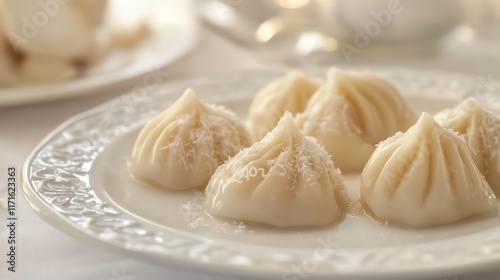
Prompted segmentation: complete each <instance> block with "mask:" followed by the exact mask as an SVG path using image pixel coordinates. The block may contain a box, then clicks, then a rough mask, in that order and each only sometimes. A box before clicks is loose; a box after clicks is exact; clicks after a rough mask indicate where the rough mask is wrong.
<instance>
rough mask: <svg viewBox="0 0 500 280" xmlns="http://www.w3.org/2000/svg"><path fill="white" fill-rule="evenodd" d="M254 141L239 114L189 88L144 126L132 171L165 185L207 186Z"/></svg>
mask: <svg viewBox="0 0 500 280" xmlns="http://www.w3.org/2000/svg"><path fill="white" fill-rule="evenodd" d="M250 144H251V142H250V136H249V134H248V132H247V130H246V128H245V126H244V124H243V123H241V122H240V121H239V120H238V119H237V117H236V115H234V114H233V113H232V112H230V111H228V110H227V109H225V108H223V107H218V106H214V105H207V104H203V103H202V102H201V101H200V100H199V99H198V97H197V96H196V93H195V92H194V91H193V90H192V89H188V90H186V92H185V93H184V95H183V96H182V97H181V98H180V99H179V100H178V101H177V102H176V103H174V104H173V105H172V106H171V107H170V108H168V109H167V110H165V111H164V112H162V113H161V114H159V115H158V116H156V117H154V118H153V119H152V120H150V121H149V122H148V123H147V124H146V125H145V126H144V128H143V129H142V131H141V132H140V134H139V136H138V138H137V141H136V143H135V146H134V149H133V152H132V159H131V161H130V171H131V173H132V176H133V177H134V179H136V180H137V181H139V182H142V183H145V184H148V185H153V186H158V187H161V188H167V189H172V190H184V189H190V188H200V187H205V186H206V184H207V183H208V181H209V180H210V177H211V176H212V174H213V173H214V172H215V169H216V168H217V167H218V166H219V165H220V164H222V163H223V162H224V161H226V160H227V159H228V158H229V157H231V156H234V155H236V153H238V152H239V151H240V149H242V148H244V147H248V146H249V145H250Z"/></svg>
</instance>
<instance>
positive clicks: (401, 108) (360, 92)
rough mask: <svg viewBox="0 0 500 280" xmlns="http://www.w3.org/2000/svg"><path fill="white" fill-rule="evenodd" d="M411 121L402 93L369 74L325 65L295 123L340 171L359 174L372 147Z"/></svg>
mask: <svg viewBox="0 0 500 280" xmlns="http://www.w3.org/2000/svg"><path fill="white" fill-rule="evenodd" d="M415 121H416V117H415V115H414V113H413V112H412V110H411V109H410V108H409V107H408V106H407V104H406V102H405V101H404V100H403V98H402V96H401V95H400V94H399V92H398V91H397V89H396V88H394V87H393V86H392V85H391V84H390V83H389V82H388V81H386V80H385V79H384V78H382V77H379V76H377V75H375V74H373V73H370V72H348V71H341V70H339V69H335V68H334V69H331V70H330V71H329V72H328V80H327V82H326V83H325V84H324V85H323V86H321V88H319V89H318V91H316V93H314V95H313V96H312V97H311V99H310V100H309V102H308V104H307V107H306V109H305V110H304V112H303V113H301V114H298V115H297V116H296V122H297V124H298V126H299V128H300V129H301V130H302V132H303V133H304V134H305V135H309V136H314V137H316V138H317V139H318V141H319V143H320V144H321V145H323V146H324V147H325V149H326V151H327V152H328V153H329V154H330V155H331V156H332V158H333V160H334V162H335V164H336V165H337V166H338V167H339V168H340V170H342V172H345V173H352V172H360V171H361V170H362V169H363V167H364V165H365V163H366V161H367V160H368V158H369V157H370V155H371V154H372V152H373V151H374V150H375V145H376V144H377V143H379V142H380V141H382V140H384V139H386V138H387V137H389V136H391V135H393V134H394V133H396V132H398V131H405V130H406V129H408V128H409V127H410V126H411V125H413V124H414V122H415Z"/></svg>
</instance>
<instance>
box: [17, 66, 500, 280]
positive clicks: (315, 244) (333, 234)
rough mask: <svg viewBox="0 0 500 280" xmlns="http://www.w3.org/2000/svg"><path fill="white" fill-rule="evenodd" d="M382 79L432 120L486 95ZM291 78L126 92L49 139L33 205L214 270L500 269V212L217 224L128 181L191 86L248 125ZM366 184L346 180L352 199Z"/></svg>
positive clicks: (379, 273)
mask: <svg viewBox="0 0 500 280" xmlns="http://www.w3.org/2000/svg"><path fill="white" fill-rule="evenodd" d="M377 71H378V72H380V73H381V74H383V75H384V76H386V77H387V78H389V79H390V80H392V81H393V82H394V83H395V84H396V85H397V86H398V87H399V88H400V89H401V91H402V92H403V93H404V94H405V95H406V96H407V98H408V100H409V102H410V103H411V105H412V106H413V107H414V108H415V109H416V110H423V109H425V110H426V111H430V112H431V113H434V112H436V111H437V110H439V109H441V108H443V107H446V106H452V105H454V103H456V102H457V101H458V100H461V99H463V98H464V97H466V96H468V95H473V94H474V93H475V92H476V89H477V87H478V85H477V83H476V81H475V80H474V79H473V78H471V77H468V76H463V75H459V74H453V73H440V72H431V71H424V70H420V71H418V70H409V69H377ZM325 72H326V69H316V70H312V72H311V74H319V75H321V76H324V73H325ZM283 74H284V71H279V70H276V71H273V70H261V71H247V72H238V73H231V74H226V75H222V76H217V77H211V78H207V79H200V80H195V81H188V82H181V83H178V84H176V85H170V86H168V88H164V89H162V90H160V91H158V92H156V93H155V94H153V95H148V96H132V95H125V96H123V97H121V98H119V99H117V100H114V101H111V102H108V103H106V104H104V105H101V106H99V107H97V108H95V109H93V110H91V111H88V112H86V113H83V114H81V115H78V116H76V117H74V118H72V119H70V120H68V121H67V122H65V123H64V124H62V125H61V126H60V127H59V128H58V129H56V130H55V131H54V132H52V133H51V134H50V135H49V136H47V138H46V139H45V140H43V141H42V143H41V144H40V145H39V147H37V148H36V149H35V150H34V151H33V153H32V155H31V156H30V157H29V158H28V159H27V161H26V163H25V166H24V172H23V176H24V182H25V185H24V192H25V196H26V198H27V199H28V201H29V202H30V204H31V205H32V207H33V208H34V209H35V210H36V211H37V212H38V213H39V214H41V215H42V216H43V217H44V218H46V219H47V220H48V221H49V222H51V223H52V224H54V225H55V226H56V227H59V228H61V229H63V230H65V231H66V232H68V233H70V234H73V235H76V236H78V237H81V238H85V239H90V240H95V241H99V242H101V243H102V244H106V245H111V246H113V247H117V248H121V249H125V250H127V251H132V252H136V253H141V254H143V255H144V256H147V257H150V258H153V259H155V260H159V261H165V262H166V263H168V264H176V265H182V266H186V267H189V268H190V269H201V270H210V271H212V272H213V273H224V274H231V275H246V276H254V277H255V276H259V277H263V278H271V277H272V278H283V279H306V278H308V279H331V278H332V277H334V276H343V277H346V278H356V279H361V278H362V279H417V278H423V277H429V276H434V277H436V276H457V275H460V274H462V273H470V272H475V271H479V270H487V269H493V268H496V267H498V264H499V263H500V217H498V215H495V216H494V217H483V218H479V219H473V220H470V221H466V222H463V223H459V224H454V225H450V226H445V227H439V228H433V229H424V230H413V229H404V228H396V227H386V226H383V225H379V224H377V223H374V222H373V221H371V220H370V219H368V218H367V217H364V216H355V215H350V216H348V217H347V218H346V220H345V221H344V222H343V223H342V224H340V225H339V226H328V227H322V228H309V229H294V230H282V229H274V228H263V227H256V226H249V225H244V224H241V223H237V222H235V223H233V222H227V221H221V220H215V219H211V218H209V217H208V216H206V215H205V213H204V212H203V211H202V209H201V207H200V206H201V203H202V201H203V194H202V193H199V192H193V191H186V192H167V191H161V190H158V189H154V188H149V187H144V186H139V185H137V184H136V183H134V182H133V181H132V180H131V179H130V177H129V175H128V172H127V168H126V162H127V160H128V159H129V156H130V153H131V147H132V145H133V142H134V140H135V137H136V135H137V133H138V131H139V130H140V128H141V126H142V125H143V124H144V123H145V122H146V121H147V120H149V119H150V118H151V117H153V116H154V115H156V114H157V113H159V112H160V111H162V110H164V109H165V108H167V107H168V106H169V105H170V104H171V103H172V102H174V101H175V100H176V99H177V98H178V97H179V95H180V94H181V93H182V92H183V90H184V89H185V88H186V87H193V88H194V89H195V90H196V91H197V92H198V93H199V95H200V97H201V98H202V99H203V100H204V101H207V102H213V103H219V104H224V105H226V106H227V107H229V108H230V109H232V110H235V111H236V112H238V113H239V114H240V115H241V116H243V115H244V114H245V112H246V108H247V106H248V104H249V102H250V100H251V98H252V97H253V95H254V94H255V93H256V92H257V91H258V89H260V88H261V87H262V86H263V85H265V84H266V83H267V82H269V81H270V80H272V79H274V78H276V77H278V76H280V75H283ZM478 97H481V99H483V100H485V98H486V96H484V95H481V96H478ZM489 103H490V104H496V102H493V101H491V100H490V101H489ZM358 180H359V178H357V176H347V177H346V181H347V183H348V186H349V187H350V188H351V189H352V190H353V191H352V192H353V193H354V194H353V195H354V196H355V192H356V191H355V190H356V187H357V186H358V184H357V182H358Z"/></svg>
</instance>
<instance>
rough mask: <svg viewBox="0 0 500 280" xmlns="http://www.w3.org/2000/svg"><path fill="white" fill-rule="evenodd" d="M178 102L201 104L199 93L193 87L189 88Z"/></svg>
mask: <svg viewBox="0 0 500 280" xmlns="http://www.w3.org/2000/svg"><path fill="white" fill-rule="evenodd" d="M177 102H178V103H181V104H190V105H200V104H201V101H200V98H199V97H198V94H196V92H195V91H194V90H193V89H192V88H187V89H186V90H185V91H184V93H183V94H182V96H181V97H180V98H179V100H178V101H177Z"/></svg>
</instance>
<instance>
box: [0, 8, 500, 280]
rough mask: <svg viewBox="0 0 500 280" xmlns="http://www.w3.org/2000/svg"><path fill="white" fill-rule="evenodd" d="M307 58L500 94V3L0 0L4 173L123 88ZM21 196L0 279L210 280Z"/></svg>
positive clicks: (0, 157) (306, 63) (136, 89)
mask: <svg viewBox="0 0 500 280" xmlns="http://www.w3.org/2000/svg"><path fill="white" fill-rule="evenodd" d="M316 65H321V66H330V65H340V66H360V65H361V66H363V67H373V68H376V67H384V66H397V67H405V68H420V69H424V70H425V69H428V70H438V71H453V72H463V73H468V74H471V75H473V76H475V77H477V83H478V85H481V86H483V87H485V88H486V89H487V90H488V91H489V92H492V93H495V94H496V93H499V92H500V91H498V90H497V89H499V90H500V67H499V65H500V0H181V1H178V0H72V1H63V0H0V131H1V133H0V149H1V151H2V152H1V154H0V169H1V170H6V168H7V166H17V167H18V168H19V169H20V168H21V167H22V164H23V161H24V160H25V158H26V157H27V156H28V154H29V153H30V152H31V151H32V150H33V149H34V148H35V147H36V145H37V144H38V143H39V142H40V141H41V140H42V139H43V138H44V137H46V135H47V134H48V133H50V131H52V130H54V129H55V128H56V127H57V126H58V125H60V124H61V123H62V122H64V121H65V120H67V119H68V118H70V117H72V116H74V115H75V114H78V113H80V112H83V111H86V110H89V109H91V108H93V107H95V106H97V105H99V104H102V103H103V102H105V101H108V100H111V99H113V98H119V97H120V96H121V95H122V94H124V93H132V97H140V96H141V95H142V94H150V93H152V92H154V91H155V90H157V89H158V88H159V87H160V85H166V86H168V85H169V84H170V83H173V82H175V81H177V80H181V79H195V78H200V77H205V76H210V75H213V74H214V73H215V72H235V71H239V70H245V69H264V68H266V69H267V68H270V67H285V68H290V67H299V68H309V67H315V66H316ZM450 82H453V81H450ZM457 84H459V83H457ZM134 100H135V99H132V101H134ZM5 194H6V184H3V185H2V186H0V197H3V198H5V197H6V195H5ZM21 196H22V191H21V190H20V189H19V190H18V212H19V217H20V219H19V223H20V225H21V227H20V230H19V232H18V239H19V243H20V244H21V246H19V248H18V250H19V251H18V255H19V256H20V260H21V261H20V264H19V267H20V271H21V272H19V273H17V274H16V275H15V277H17V278H11V277H12V275H8V276H5V277H4V275H3V274H2V273H5V271H6V269H5V265H6V264H5V262H4V261H1V262H0V279H51V280H52V279H119V278H118V277H116V275H115V272H116V271H124V270H126V273H127V275H132V276H133V278H132V277H130V278H125V279H166V278H169V277H170V278H171V279H220V278H219V277H218V276H213V277H210V276H208V275H205V274H203V273H201V272H200V273H198V272H189V271H185V270H181V269H176V268H171V267H165V266H164V265H163V264H159V265H158V264H156V263H152V262H150V261H147V260H140V259H138V258H135V257H133V256H129V255H125V254H123V253H122V252H115V251H112V250H108V248H103V247H102V246H99V245H95V244H91V243H87V242H82V241H81V240H78V239H76V238H73V237H70V236H69V235H66V234H64V233H62V232H61V231H60V230H59V229H56V228H55V227H52V226H50V225H49V224H48V223H47V222H45V221H44V220H42V218H40V217H38V216H37V215H36V213H35V212H34V211H33V210H32V209H31V208H30V207H29V206H28V204H27V202H26V201H25V200H24V199H23V198H22V197H21ZM5 212H6V211H0V218H1V217H2V215H4V214H5ZM2 219H3V218H2ZM1 238H2V235H0V240H1ZM0 243H2V242H0ZM54 264H57V265H56V266H55V265H54ZM47 267H57V269H47ZM498 275H499V274H498V273H496V274H491V275H485V276H481V277H471V278H470V279H484V280H486V279H487V280H493V279H495V280H496V279H499V276H498ZM447 279H458V278H454V276H451V277H450V278H447ZM462 279H463V280H466V279H468V278H465V277H460V280H462ZM439 280H443V279H442V278H440V279H439Z"/></svg>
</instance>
